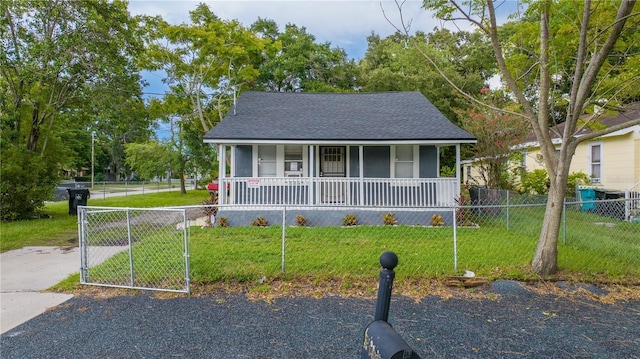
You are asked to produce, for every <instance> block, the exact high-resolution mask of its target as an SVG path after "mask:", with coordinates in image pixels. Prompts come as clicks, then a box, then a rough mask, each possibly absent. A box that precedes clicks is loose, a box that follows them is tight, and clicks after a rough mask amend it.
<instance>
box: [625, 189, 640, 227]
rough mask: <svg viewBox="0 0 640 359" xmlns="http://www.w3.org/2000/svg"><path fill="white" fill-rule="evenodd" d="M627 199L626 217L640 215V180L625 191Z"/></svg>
mask: <svg viewBox="0 0 640 359" xmlns="http://www.w3.org/2000/svg"><path fill="white" fill-rule="evenodd" d="M624 197H625V199H627V201H625V217H626V218H627V219H630V218H631V217H634V216H639V215H640V182H638V183H636V184H635V185H634V186H633V187H631V188H629V189H628V190H626V191H625V192H624Z"/></svg>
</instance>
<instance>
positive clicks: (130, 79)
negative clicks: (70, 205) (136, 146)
mask: <svg viewBox="0 0 640 359" xmlns="http://www.w3.org/2000/svg"><path fill="white" fill-rule="evenodd" d="M0 11H2V14H3V16H2V17H0V26H1V29H0V39H1V40H2V41H0V46H1V49H0V68H2V71H0V88H2V90H0V133H1V134H2V135H1V136H2V139H1V141H2V142H1V145H0V146H1V147H2V154H1V155H2V171H3V176H2V182H3V185H2V186H3V193H4V198H3V215H2V218H3V219H7V218H22V217H25V216H31V215H33V214H34V213H35V212H34V211H37V210H38V209H39V208H41V206H42V203H43V201H44V200H46V199H49V198H50V195H51V193H52V191H53V188H54V186H55V182H56V181H55V179H56V176H57V174H58V173H60V172H61V171H62V170H75V169H80V168H81V167H87V168H88V167H90V163H91V157H90V154H91V144H92V141H91V133H92V131H93V130H95V131H96V132H97V133H98V134H99V136H98V137H100V134H102V135H104V134H108V135H104V136H103V139H104V138H106V137H107V136H113V138H112V140H113V139H117V142H116V143H114V144H113V146H110V144H103V143H100V141H96V145H97V146H96V147H97V148H96V151H95V153H96V160H97V161H98V163H100V164H101V165H98V166H96V168H98V172H101V169H102V168H105V167H109V165H111V164H112V163H110V162H109V161H108V160H107V158H108V152H109V148H111V149H114V150H113V151H112V154H113V158H114V159H115V160H114V161H113V163H117V162H118V161H120V162H119V163H122V161H121V159H122V157H121V156H120V153H119V152H118V151H117V146H118V144H121V143H122V142H126V141H127V140H125V138H128V139H131V138H133V137H134V136H133V135H129V136H124V135H125V134H133V133H135V132H137V131H138V130H140V128H142V130H141V132H144V134H146V135H148V132H145V131H146V129H147V127H148V124H149V123H148V122H147V116H146V115H145V114H144V105H143V103H142V100H141V88H140V82H139V80H140V75H139V72H138V68H137V67H136V65H135V59H136V58H137V56H138V55H139V54H140V52H141V50H142V47H141V46H140V45H141V43H140V42H139V40H140V37H139V36H137V35H138V33H137V31H138V26H137V22H136V21H135V20H134V19H133V18H132V17H131V16H130V15H129V12H128V11H127V6H126V3H125V2H123V1H119V0H116V1H105V0H98V1H36V0H24V1H10V2H3V3H2V6H1V10H0ZM24 151H28V152H30V153H28V154H27V153H26V152H24ZM12 156H16V157H15V158H16V160H17V159H21V160H23V161H24V163H23V168H22V169H16V168H12V167H13V166H14V164H13V159H11V157H12ZM112 169H116V168H115V166H113V167H112ZM118 169H119V168H118ZM5 170H6V171H5ZM33 177H37V178H38V180H37V183H36V182H35V180H34V181H33V182H32V180H31V178H33ZM25 185H28V188H27V187H25ZM18 188H20V189H21V194H18V193H17V192H15V189H18ZM10 202H15V203H11V204H9V203H10ZM17 207H20V208H17ZM5 209H6V210H7V212H4V210H5ZM30 211H31V213H28V212H30Z"/></svg>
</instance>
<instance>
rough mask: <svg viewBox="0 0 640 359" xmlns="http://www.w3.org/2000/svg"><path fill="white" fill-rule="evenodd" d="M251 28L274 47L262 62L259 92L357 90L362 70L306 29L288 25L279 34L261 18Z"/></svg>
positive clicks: (273, 23) (341, 51)
mask: <svg viewBox="0 0 640 359" xmlns="http://www.w3.org/2000/svg"><path fill="white" fill-rule="evenodd" d="M251 29H252V30H253V31H254V32H256V33H257V34H258V35H260V36H261V37H262V38H263V39H270V40H272V41H273V43H272V44H271V45H270V47H271V48H277V49H280V51H272V52H271V53H270V54H269V53H268V54H266V56H265V58H264V60H263V61H262V62H261V64H260V67H259V71H260V75H259V76H258V78H257V79H256V83H255V86H254V87H255V89H258V90H266V91H287V92H292V91H307V92H341V91H353V90H355V89H356V88H357V78H358V68H357V66H356V64H355V62H354V61H353V60H349V58H348V57H347V54H346V52H345V51H344V50H342V49H339V48H334V49H332V48H331V47H330V43H322V44H318V43H316V39H315V37H314V36H313V35H312V34H309V33H308V32H307V30H306V28H304V27H302V28H300V27H298V26H296V25H295V24H287V25H286V26H285V30H284V32H278V26H277V24H276V23H275V21H273V20H266V19H258V21H256V22H255V23H254V24H252V25H251Z"/></svg>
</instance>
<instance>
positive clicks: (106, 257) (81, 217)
mask: <svg viewBox="0 0 640 359" xmlns="http://www.w3.org/2000/svg"><path fill="white" fill-rule="evenodd" d="M78 226H79V232H80V253H81V258H80V259H81V270H80V282H81V283H83V284H93V285H102V286H111V287H123V288H136V289H157V290H165V291H175V292H189V257H188V256H189V227H188V226H187V212H186V209H158V208H156V209H134V208H108V207H80V208H79V211H78Z"/></svg>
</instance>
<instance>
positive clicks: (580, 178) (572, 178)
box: [564, 172, 591, 197]
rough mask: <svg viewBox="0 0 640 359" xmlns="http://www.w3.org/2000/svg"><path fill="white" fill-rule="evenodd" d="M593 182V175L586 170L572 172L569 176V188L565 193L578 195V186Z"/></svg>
mask: <svg viewBox="0 0 640 359" xmlns="http://www.w3.org/2000/svg"><path fill="white" fill-rule="evenodd" d="M589 183H591V177H589V175H588V174H586V173H584V172H571V173H569V177H568V178H567V189H566V190H565V191H564V194H565V195H567V196H570V197H572V196H575V195H576V186H579V185H585V184H589Z"/></svg>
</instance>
